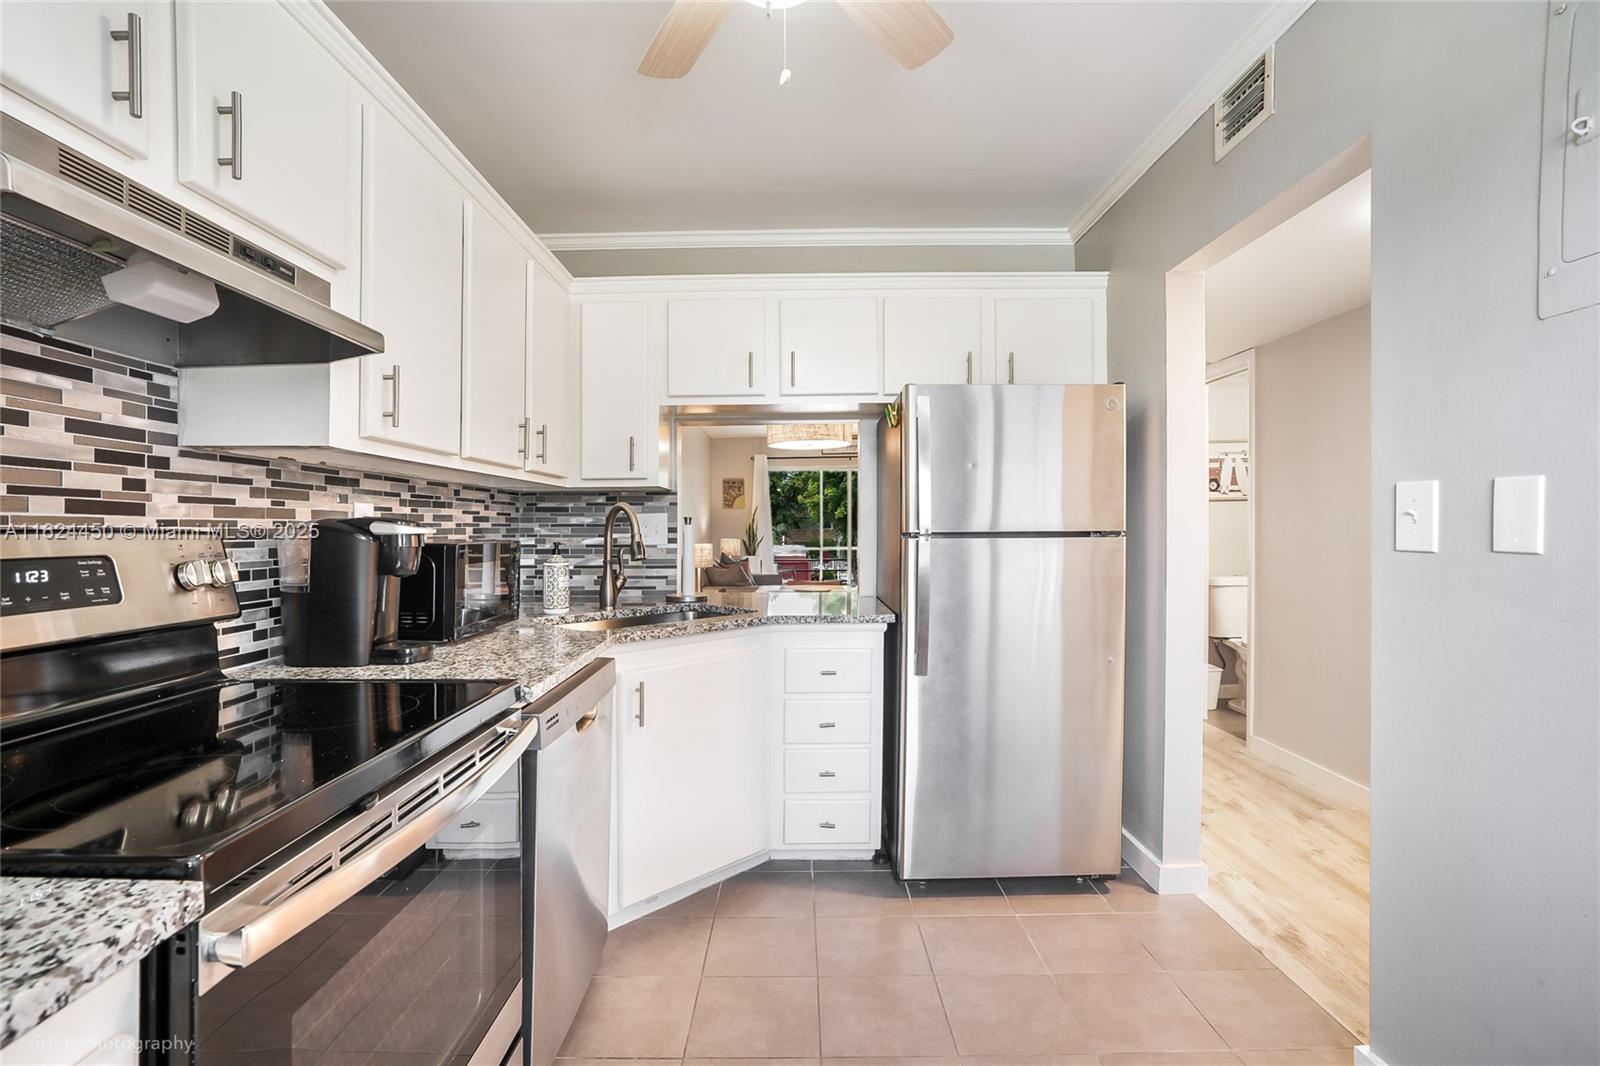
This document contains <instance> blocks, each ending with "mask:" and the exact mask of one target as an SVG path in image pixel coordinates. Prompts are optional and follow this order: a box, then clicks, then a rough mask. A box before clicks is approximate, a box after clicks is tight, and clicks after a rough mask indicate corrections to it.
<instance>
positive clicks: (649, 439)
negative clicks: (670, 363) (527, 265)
mask: <svg viewBox="0 0 1600 1066" xmlns="http://www.w3.org/2000/svg"><path fill="white" fill-rule="evenodd" d="M579 329H580V332H581V336H580V337H579V360H580V363H581V367H582V375H583V380H582V385H581V389H582V392H583V413H582V419H583V427H582V437H583V456H582V467H583V476H584V477H586V478H602V479H607V480H632V479H638V480H643V479H645V478H646V477H653V476H655V473H656V462H657V460H656V448H657V444H656V433H655V422H656V419H655V418H654V417H653V416H654V412H653V411H651V409H650V388H649V382H648V381H647V378H648V376H649V362H650V360H649V334H650V329H649V307H648V305H647V304H645V303H644V302H643V301H642V300H639V301H627V302H618V303H612V302H597V303H586V304H584V305H583V312H582V318H581V320H580V323H579Z"/></svg>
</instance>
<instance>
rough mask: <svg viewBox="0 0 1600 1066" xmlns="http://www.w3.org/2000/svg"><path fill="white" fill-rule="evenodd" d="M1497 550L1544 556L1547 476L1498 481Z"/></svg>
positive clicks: (1500, 478)
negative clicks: (1545, 479) (1545, 484)
mask: <svg viewBox="0 0 1600 1066" xmlns="http://www.w3.org/2000/svg"><path fill="white" fill-rule="evenodd" d="M1494 550H1495V551H1497V552H1514V553H1516V554H1518V555H1543V554H1544V475H1543V474H1535V475H1531V476H1527V477H1497V478H1495V479H1494Z"/></svg>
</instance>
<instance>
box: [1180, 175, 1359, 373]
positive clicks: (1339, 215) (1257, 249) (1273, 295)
mask: <svg viewBox="0 0 1600 1066" xmlns="http://www.w3.org/2000/svg"><path fill="white" fill-rule="evenodd" d="M1371 232H1372V173H1371V172H1370V171H1368V172H1367V173H1364V174H1362V175H1361V176H1360V177H1357V178H1355V179H1353V180H1351V181H1350V182H1349V183H1347V184H1345V185H1342V186H1340V187H1339V188H1337V189H1335V190H1334V191H1333V192H1331V193H1329V194H1328V195H1327V196H1325V197H1323V198H1322V199H1320V200H1318V201H1317V202H1316V203H1314V204H1312V205H1311V206H1310V207H1308V208H1306V209H1305V210H1304V211H1302V212H1300V213H1299V214H1298V215H1295V216H1293V217H1292V218H1289V219H1287V220H1285V221H1284V222H1283V223H1281V224H1280V225H1278V226H1276V227H1274V228H1273V229H1270V230H1268V231H1267V232H1266V233H1264V234H1262V235H1261V236H1260V237H1257V238H1256V239H1255V240H1254V241H1251V242H1250V243H1249V244H1247V245H1245V246H1244V247H1243V248H1241V249H1239V250H1238V251H1237V252H1234V253H1233V254H1232V255H1230V256H1229V257H1228V258H1226V259H1224V260H1223V261H1222V262H1220V263H1218V264H1217V265H1216V266H1214V267H1212V268H1211V269H1210V270H1207V271H1206V358H1207V359H1208V360H1211V361H1215V360H1218V359H1222V358H1225V357H1226V356H1230V355H1233V354H1234V353H1236V352H1242V351H1244V350H1245V349H1246V348H1254V347H1255V346H1256V345H1258V344H1265V343H1267V342H1268V341H1272V340H1277V339H1278V338H1279V337H1285V336H1288V335H1289V334H1291V333H1293V332H1295V331H1296V330H1301V329H1305V328H1306V327H1307V326H1309V325H1312V324H1314V323H1317V322H1321V321H1322V320H1323V319H1326V318H1332V317H1333V316H1334V315H1337V314H1342V313H1343V312H1345V311H1348V310H1350V309H1351V308H1354V307H1360V306H1361V305H1362V304H1364V303H1367V302H1369V301H1370V300H1371V299H1372V236H1371Z"/></svg>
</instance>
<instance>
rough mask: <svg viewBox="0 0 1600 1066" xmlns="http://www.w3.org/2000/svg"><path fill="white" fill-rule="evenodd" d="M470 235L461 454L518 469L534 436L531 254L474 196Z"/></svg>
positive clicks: (469, 209)
mask: <svg viewBox="0 0 1600 1066" xmlns="http://www.w3.org/2000/svg"><path fill="white" fill-rule="evenodd" d="M466 233H467V246H466V253H465V260H466V275H465V283H466V284H465V293H466V295H465V296H464V298H463V300H462V305H463V310H464V313H465V315H466V327H465V330H464V332H463V333H462V338H461V340H462V343H461V457H462V458H463V459H477V460H480V461H482V462H485V463H495V464H496V465H499V466H509V467H514V468H519V469H520V468H521V466H522V456H523V452H524V450H525V449H526V448H528V447H529V444H530V438H531V437H532V433H531V431H530V429H529V427H528V425H527V418H526V416H525V414H524V412H523V408H524V402H523V400H524V393H525V391H526V382H525V380H524V376H525V375H526V374H527V368H528V306H527V301H528V253H527V252H525V251H523V250H522V246H521V245H519V244H518V243H517V242H516V240H515V239H513V238H512V236H511V234H509V233H507V232H506V230H505V227H504V226H502V225H500V223H498V222H496V221H495V220H494V219H493V218H492V217H491V216H490V215H489V213H488V212H487V211H485V210H484V209H483V208H482V207H480V206H478V205H477V204H475V203H472V202H471V201H468V203H467V225H466Z"/></svg>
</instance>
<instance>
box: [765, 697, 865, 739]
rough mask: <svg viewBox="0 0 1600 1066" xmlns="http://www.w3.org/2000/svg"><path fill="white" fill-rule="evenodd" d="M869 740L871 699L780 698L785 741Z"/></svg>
mask: <svg viewBox="0 0 1600 1066" xmlns="http://www.w3.org/2000/svg"><path fill="white" fill-rule="evenodd" d="M871 740H872V701H871V700H784V701H783V742H784V743H785V744H866V743H869V742H870V741H871Z"/></svg>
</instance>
